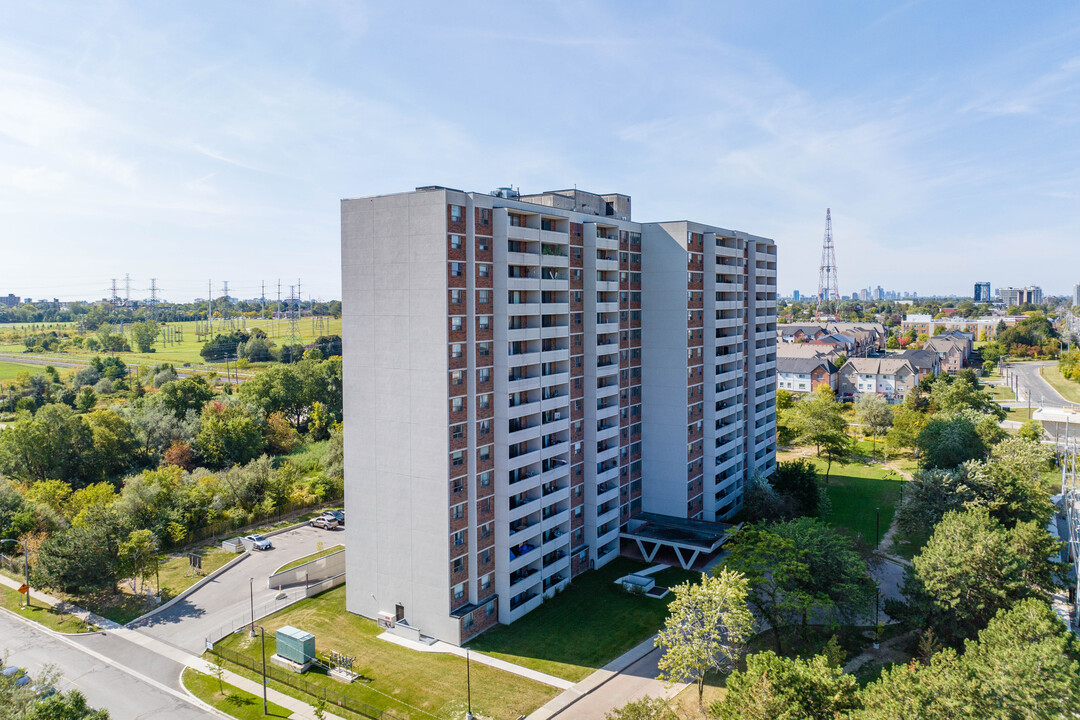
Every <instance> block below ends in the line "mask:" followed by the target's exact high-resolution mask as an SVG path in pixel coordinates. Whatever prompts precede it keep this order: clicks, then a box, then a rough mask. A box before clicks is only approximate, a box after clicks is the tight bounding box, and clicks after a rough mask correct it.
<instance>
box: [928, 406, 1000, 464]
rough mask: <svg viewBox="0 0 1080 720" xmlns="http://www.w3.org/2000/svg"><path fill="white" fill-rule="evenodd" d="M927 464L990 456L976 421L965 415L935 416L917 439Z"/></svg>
mask: <svg viewBox="0 0 1080 720" xmlns="http://www.w3.org/2000/svg"><path fill="white" fill-rule="evenodd" d="M915 444H916V447H918V449H919V454H920V457H921V461H920V462H921V464H922V466H923V467H924V468H942V469H946V470H947V469H949V468H954V467H956V466H957V465H959V464H960V463H963V462H966V461H968V460H977V459H980V458H983V457H985V456H986V445H985V444H984V443H983V441H982V438H981V437H979V433H978V432H977V431H976V429H975V424H974V423H972V422H971V420H969V419H968V418H967V417H965V416H963V415H957V416H952V417H934V418H932V419H931V420H930V421H929V422H927V423H926V426H925V427H924V428H923V429H922V430H921V431H920V432H919V436H918V438H916V440H915Z"/></svg>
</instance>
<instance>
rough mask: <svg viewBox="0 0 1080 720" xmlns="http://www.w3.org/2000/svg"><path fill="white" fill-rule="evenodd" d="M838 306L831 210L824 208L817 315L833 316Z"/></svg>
mask: <svg viewBox="0 0 1080 720" xmlns="http://www.w3.org/2000/svg"><path fill="white" fill-rule="evenodd" d="M839 306H840V285H839V283H838V282H837V279H836V249H835V247H834V246H833V237H832V210H831V208H825V241H824V243H822V246H821V270H820V273H819V275H818V291H817V314H818V315H819V316H821V315H833V314H835V313H836V311H837V310H838V309H839Z"/></svg>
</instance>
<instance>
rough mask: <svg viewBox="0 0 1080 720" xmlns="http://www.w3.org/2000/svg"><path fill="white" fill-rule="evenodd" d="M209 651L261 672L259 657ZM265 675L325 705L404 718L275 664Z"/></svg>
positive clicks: (389, 719) (378, 719)
mask: <svg viewBox="0 0 1080 720" xmlns="http://www.w3.org/2000/svg"><path fill="white" fill-rule="evenodd" d="M210 652H211V653H212V654H214V655H217V656H218V657H219V658H221V659H222V660H227V661H229V662H231V663H235V664H237V665H239V666H240V667H244V668H247V669H248V670H251V671H252V672H256V673H261V672H262V671H263V666H262V659H261V658H255V657H251V656H249V655H244V654H242V653H238V652H236V651H235V650H229V649H228V648H211V649H210ZM266 677H267V678H268V679H270V680H276V681H277V682H279V683H282V684H284V685H288V686H289V687H291V688H295V689H297V690H299V691H301V692H304V693H307V694H308V695H311V696H312V697H314V698H316V699H318V698H322V699H323V700H325V701H326V704H327V705H333V706H336V707H339V708H344V709H346V710H349V711H351V712H354V713H357V714H358V715H363V716H364V717H369V718H375V720H405V719H404V718H402V717H401V716H400V715H394V714H393V713H390V712H387V711H386V710H380V709H378V708H377V707H375V706H373V705H369V704H368V703H366V702H363V701H361V700H357V699H356V698H353V697H350V696H348V695H346V694H345V693H342V692H338V691H337V690H334V689H332V688H328V687H324V686H322V685H320V684H318V683H313V682H310V681H308V680H305V679H304V678H303V676H301V675H298V674H297V673H294V672H292V671H290V670H285V669H283V668H280V667H278V666H277V665H273V664H268V665H267V666H266Z"/></svg>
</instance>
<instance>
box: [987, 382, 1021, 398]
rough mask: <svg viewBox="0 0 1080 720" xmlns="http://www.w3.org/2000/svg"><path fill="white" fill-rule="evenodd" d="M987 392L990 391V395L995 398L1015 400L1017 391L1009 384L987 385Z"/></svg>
mask: <svg viewBox="0 0 1080 720" xmlns="http://www.w3.org/2000/svg"><path fill="white" fill-rule="evenodd" d="M986 390H987V392H989V393H990V397H992V398H993V399H994V400H998V401H1002V400H1015V399H1016V393H1015V392H1013V389H1012V388H1011V387H1009V386H1008V385H987V386H986Z"/></svg>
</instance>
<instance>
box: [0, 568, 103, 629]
mask: <svg viewBox="0 0 1080 720" xmlns="http://www.w3.org/2000/svg"><path fill="white" fill-rule="evenodd" d="M0 584H3V585H7V586H8V587H9V588H11V589H13V590H18V589H19V588H20V587H22V583H21V582H19V581H18V580H12V579H11V578H9V577H8V576H7V575H0ZM34 600H40V601H41V602H43V603H45V604H46V605H48V606H50V607H54V608H56V609H57V610H60V611H63V612H66V613H67V614H68V615H74V616H75V617H77V618H79V619H80V620H82V621H83V622H89V623H90V624H92V625H97V626H98V627H99V628H102V629H103V630H118V629H120V627H121V625H120V624H119V623H114V622H113V621H112V620H109V619H108V618H103V617H101V616H100V615H95V614H94V613H92V612H90V611H89V610H84V609H83V608H81V607H79V606H78V605H72V604H71V603H68V602H64V601H63V600H58V599H57V598H54V597H53V596H52V595H48V594H46V593H43V592H42V591H40V590H37V589H35V588H30V601H31V602H33V601H34Z"/></svg>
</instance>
